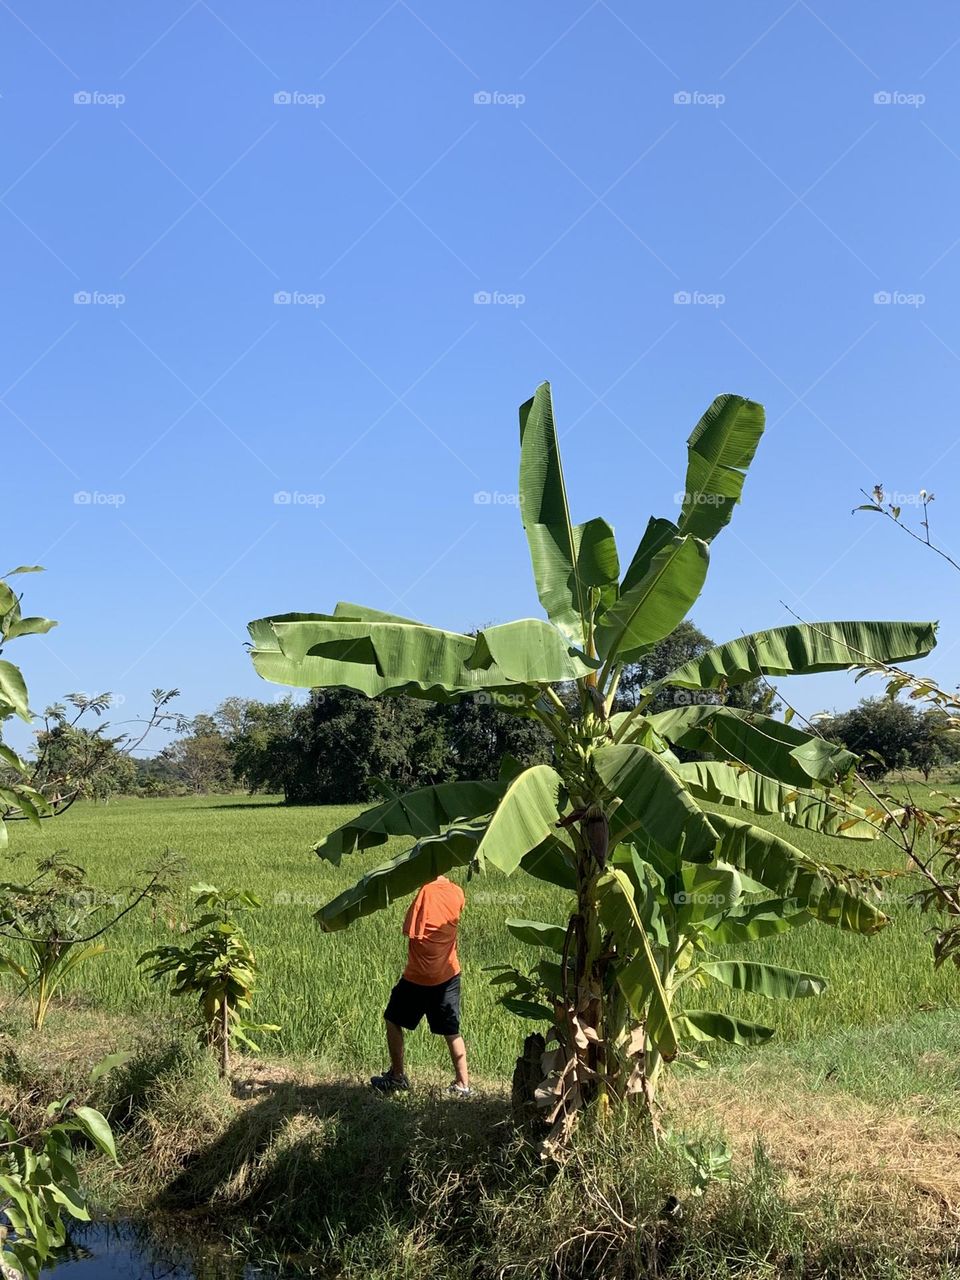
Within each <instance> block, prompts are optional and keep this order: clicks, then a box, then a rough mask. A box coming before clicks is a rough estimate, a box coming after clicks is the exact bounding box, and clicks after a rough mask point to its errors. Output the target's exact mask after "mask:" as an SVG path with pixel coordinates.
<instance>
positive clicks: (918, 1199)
mask: <svg viewBox="0 0 960 1280" xmlns="http://www.w3.org/2000/svg"><path fill="white" fill-rule="evenodd" d="M667 1102H668V1106H669V1107H670V1109H671V1110H672V1112H673V1114H675V1115H696V1116H697V1117H698V1119H699V1120H700V1122H702V1123H703V1124H705V1125H707V1126H708V1127H710V1128H713V1129H716V1130H722V1131H723V1133H724V1135H725V1137H726V1138H727V1141H728V1142H729V1143H730V1145H731V1147H732V1149H733V1151H734V1157H735V1159H739V1160H740V1161H741V1162H742V1161H744V1160H746V1159H748V1158H749V1155H750V1152H751V1151H752V1150H753V1149H754V1147H755V1145H756V1143H757V1142H758V1141H759V1142H761V1143H762V1144H763V1146H764V1148H765V1150H766V1151H767V1152H768V1153H769V1155H770V1158H771V1161H772V1162H773V1164H774V1165H775V1166H776V1167H777V1168H778V1169H779V1170H780V1171H781V1172H782V1173H783V1174H784V1176H785V1190H786V1191H787V1193H788V1194H789V1195H790V1196H791V1197H795V1198H797V1199H799V1200H804V1199H806V1198H808V1197H809V1196H810V1195H811V1194H815V1195H817V1196H820V1195H822V1194H823V1193H824V1192H825V1191H826V1192H828V1193H829V1194H830V1196H831V1197H832V1198H833V1200H834V1203H835V1205H836V1212H837V1216H838V1218H842V1219H844V1220H846V1221H857V1220H861V1221H862V1222H863V1223H864V1226H865V1227H869V1226H870V1225H871V1224H873V1225H875V1226H877V1227H880V1226H883V1225H885V1224H889V1222H890V1221H891V1220H895V1221H897V1222H899V1223H900V1224H902V1229H903V1231H904V1232H905V1233H915V1234H917V1235H918V1236H927V1237H930V1238H931V1239H933V1238H935V1237H940V1236H942V1233H943V1232H944V1231H945V1230H947V1231H950V1232H952V1233H955V1232H956V1231H957V1229H958V1227H960V1123H958V1124H955V1125H952V1126H951V1125H947V1124H944V1123H943V1122H942V1121H940V1120H939V1119H932V1118H931V1117H929V1116H927V1115H925V1114H924V1107H923V1103H924V1099H923V1097H922V1096H920V1097H917V1098H914V1099H910V1098H905V1099H904V1100H903V1103H902V1105H901V1106H900V1107H898V1108H897V1109H892V1108H890V1107H889V1106H886V1105H881V1104H877V1103H871V1102H867V1101H865V1100H863V1099H862V1098H858V1097H856V1096H852V1095H850V1094H848V1093H843V1092H841V1091H839V1090H831V1089H829V1088H827V1089H819V1090H814V1089H811V1088H810V1087H809V1083H808V1082H806V1081H805V1080H804V1079H803V1078H802V1077H801V1075H800V1074H799V1072H782V1071H781V1073H780V1074H779V1075H778V1076H777V1078H776V1080H772V1079H771V1078H770V1075H769V1072H768V1071H766V1070H765V1069H764V1068H762V1067H760V1066H759V1065H758V1066H757V1067H756V1069H752V1070H751V1069H750V1068H748V1069H746V1070H743V1071H740V1072H738V1073H736V1075H735V1076H726V1075H724V1074H723V1073H721V1072H717V1073H711V1074H710V1075H709V1076H708V1077H707V1078H705V1079H704V1078H695V1079H691V1078H689V1077H687V1078H685V1079H683V1080H682V1081H674V1082H672V1084H671V1086H670V1087H669V1088H668V1091H667Z"/></svg>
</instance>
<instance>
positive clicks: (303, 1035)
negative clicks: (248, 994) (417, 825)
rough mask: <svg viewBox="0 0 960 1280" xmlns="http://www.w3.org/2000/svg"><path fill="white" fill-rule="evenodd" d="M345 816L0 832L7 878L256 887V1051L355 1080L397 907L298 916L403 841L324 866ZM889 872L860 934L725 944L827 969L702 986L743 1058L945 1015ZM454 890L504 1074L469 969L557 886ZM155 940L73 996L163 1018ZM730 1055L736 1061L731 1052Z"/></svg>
mask: <svg viewBox="0 0 960 1280" xmlns="http://www.w3.org/2000/svg"><path fill="white" fill-rule="evenodd" d="M356 811H357V810H356V808H339V807H317V808H306V807H305V808H285V807H284V806H283V805H282V804H281V803H280V802H279V801H278V800H276V799H273V798H270V797H243V796H213V797H200V798H196V799H194V798H187V799H182V798H180V799H170V800H141V799H127V798H124V799H120V800H117V801H114V802H112V803H110V804H109V805H93V804H90V803H83V804H77V805H75V806H74V807H73V808H72V809H71V810H69V811H68V812H67V813H66V814H64V815H63V816H62V817H61V818H59V819H57V820H56V822H49V823H45V824H44V826H43V829H42V831H35V830H33V829H31V828H29V827H27V825H26V824H17V825H16V826H15V827H14V829H13V830H12V832H11V847H10V854H9V855H8V856H7V869H8V870H7V874H8V875H9V877H10V878H12V879H17V878H20V877H21V876H22V875H23V874H24V873H25V872H26V871H27V870H28V869H29V866H30V864H31V862H32V860H34V859H36V858H37V857H39V856H41V855H43V854H49V853H52V852H53V851H54V850H58V849H65V850H68V851H69V854H70V856H71V858H72V860H74V861H76V862H79V863H80V864H81V865H82V866H84V867H86V869H87V872H88V875H89V877H90V879H91V880H92V881H93V882H94V883H95V884H96V885H97V886H98V887H102V888H103V889H104V890H107V891H114V890H118V889H121V888H123V887H124V886H128V885H131V884H133V883H137V882H141V883H142V881H143V872H144V870H145V869H146V868H148V867H150V866H151V865H152V864H154V863H156V861H157V860H158V858H159V857H160V856H161V855H162V854H163V852H164V850H166V849H172V850H175V851H177V852H178V853H179V854H180V855H182V857H183V859H184V860H185V862H186V866H187V871H186V873H185V876H184V879H183V884H182V893H181V894H180V899H181V901H182V903H183V904H186V902H187V900H188V897H189V894H188V887H189V885H191V884H193V883H195V882H196V881H200V880H205V881H210V882H212V883H214V884H217V885H219V886H220V887H221V888H226V887H236V888H240V889H248V890H252V891H254V892H255V893H256V894H258V895H259V897H260V898H261V900H262V902H263V904H264V905H263V910H262V911H260V912H259V913H257V914H256V915H255V916H253V917H251V918H250V920H249V923H248V933H249V936H250V938H251V941H252V942H253V944H254V947H255V949H256V951H257V955H258V959H259V964H260V972H261V980H260V986H259V992H258V996H257V1001H256V1004H255V1008H254V1015H255V1017H256V1020H258V1021H261V1020H262V1021H265V1022H276V1023H279V1024H280V1025H281V1028H282V1030H281V1031H280V1032H279V1034H277V1035H276V1036H273V1037H271V1038H270V1045H269V1053H270V1054H271V1056H275V1055H281V1056H289V1057H292V1058H307V1057H308V1058H310V1059H312V1060H314V1061H315V1062H316V1063H317V1064H318V1065H322V1067H323V1068H324V1069H328V1070H330V1071H336V1072H338V1073H342V1074H346V1075H354V1074H356V1075H364V1074H369V1072H370V1071H371V1070H374V1069H379V1068H381V1067H382V1066H383V1065H384V1062H385V1058H384V1051H383V1047H382V1026H381V1012H382V1009H383V1006H384V1004H385V1001H386V998H387V994H388V992H389V990H390V987H391V985H392V984H393V982H394V981H395V980H396V977H397V975H398V974H399V972H400V970H401V968H402V965H403V961H404V954H405V941H404V939H403V938H402V936H401V933H400V925H401V921H402V918H403V912H404V909H405V904H404V903H397V904H395V905H394V906H393V907H392V908H391V909H390V910H389V911H386V912H383V913H380V914H379V915H375V916H372V917H370V918H368V919H367V920H364V921H361V922H359V923H358V924H356V925H354V926H353V927H351V928H350V929H348V930H346V931H345V932H343V933H339V934H335V935H324V934H322V933H320V931H319V930H318V928H317V927H316V925H315V924H314V923H313V920H312V918H311V916H312V913H313V911H314V910H316V908H317V907H318V906H320V905H321V904H322V903H324V902H326V901H327V900H328V899H329V898H331V897H333V896H335V895H336V894H337V893H339V892H340V891H341V890H342V889H344V888H346V887H347V886H348V885H349V884H351V883H352V882H353V880H354V879H355V878H356V876H358V875H359V874H361V873H362V872H363V871H365V870H368V869H369V868H370V867H372V866H375V865H377V864H378V863H380V862H382V861H385V860H386V859H387V858H389V857H392V856H395V854H397V853H398V852H400V851H401V849H402V848H403V844H402V843H401V842H398V841H396V842H391V844H389V845H383V846H380V847H379V848H378V849H375V850H372V851H370V852H368V853H365V854H362V855H359V856H355V857H353V858H348V859H345V860H344V862H343V864H342V866H341V867H339V868H335V867H332V866H330V865H328V864H326V863H322V862H320V861H319V860H318V859H317V858H316V857H315V856H314V855H313V853H312V851H311V846H312V844H313V843H314V842H315V841H316V840H318V839H319V838H320V837H321V836H323V835H324V833H325V832H327V831H329V830H331V829H332V828H333V827H335V826H336V825H338V824H339V823H341V822H343V821H345V820H346V819H347V818H348V817H350V816H351V815H352V814H353V813H355V812H356ZM791 838H792V839H793V840H794V841H795V843H796V844H798V845H800V846H801V847H802V848H804V849H806V850H807V851H808V852H809V853H811V854H814V855H819V856H822V857H824V858H829V859H831V860H833V861H846V862H848V863H853V864H856V865H863V866H875V867H880V866H883V867H890V866H891V865H893V863H894V861H895V857H894V855H893V852H892V850H890V849H889V848H888V847H886V846H884V845H883V844H882V843H877V844H871V843H865V842H861V841H843V842H840V841H836V840H831V839H830V838H829V837H824V836H818V835H816V834H813V833H808V832H803V831H794V832H793V833H792V836H791ZM890 883H891V888H890V891H889V893H888V895H887V899H886V900H885V902H884V907H885V909H886V910H887V911H888V913H889V914H890V915H892V916H893V918H894V923H893V924H892V925H891V926H890V927H889V928H887V929H886V930H884V931H883V932H882V933H881V934H879V935H878V936H876V937H874V938H868V939H865V938H859V937H851V936H848V935H846V934H842V933H840V932H838V931H836V930H834V929H830V928H826V927H823V926H819V925H816V924H811V925H808V926H806V927H805V928H803V929H800V930H797V931H795V932H793V933H791V934H787V935H784V936H782V937H780V938H777V939H772V940H769V941H767V942H764V943H762V944H754V946H753V947H752V948H744V949H741V952H742V953H743V954H745V955H746V954H747V952H749V954H750V956H752V957H753V958H761V957H766V958H768V959H771V960H775V961H776V962H777V963H780V964H785V965H788V966H791V967H794V968H799V969H804V970H808V971H812V972H814V973H820V974H822V975H824V976H825V977H826V978H827V979H828V980H829V987H828V990H827V992H826V993H825V994H824V995H823V996H821V997H819V998H816V999H807V1000H801V1001H795V1002H770V1001H766V1000H763V999H762V998H760V997H744V996H736V995H734V994H732V993H729V994H728V995H727V998H726V999H725V998H724V995H725V994H726V993H724V992H722V991H721V989H720V988H716V991H717V993H718V994H717V997H716V999H713V998H712V993H711V998H710V1002H711V1003H713V1004H714V1005H715V1006H716V1007H720V1008H725V1009H727V1010H729V1011H734V1010H736V1011H737V1012H739V1013H741V1014H742V1015H743V1016H744V1017H748V1018H754V1019H756V1020H757V1021H761V1022H766V1023H767V1024H768V1025H771V1026H774V1027H776V1028H777V1036H776V1037H775V1039H774V1040H773V1041H772V1042H771V1044H770V1045H769V1046H767V1047H765V1048H764V1049H761V1050H752V1051H745V1052H749V1053H750V1054H753V1055H760V1056H761V1057H762V1056H763V1055H768V1056H771V1055H772V1057H771V1061H772V1060H773V1058H775V1056H776V1055H777V1053H778V1052H780V1053H790V1054H791V1055H795V1056H797V1057H799V1058H801V1059H802V1058H804V1057H805V1056H807V1053H808V1051H809V1054H810V1055H811V1056H812V1057H816V1055H817V1052H818V1051H819V1050H820V1049H821V1048H822V1046H823V1045H824V1044H830V1045H835V1046H837V1047H838V1049H839V1050H841V1056H843V1055H842V1047H843V1046H844V1045H845V1044H848V1045H849V1046H850V1055H849V1056H850V1065H851V1066H855V1060H856V1057H857V1055H858V1053H862V1046H863V1044H864V1043H865V1042H868V1041H870V1040H871V1037H874V1038H876V1037H879V1038H880V1040H882V1042H883V1043H884V1044H890V1043H896V1042H897V1040H898V1034H899V1029H900V1028H906V1027H907V1026H908V1025H909V1026H910V1027H911V1028H912V1031H911V1034H912V1035H913V1036H914V1038H916V1037H917V1035H918V1034H920V1033H918V1031H917V1018H918V1016H919V1017H920V1018H921V1020H922V1019H923V1017H924V1015H929V1016H930V1020H931V1023H932V1024H933V1023H935V1024H938V1025H941V1024H942V1023H943V1022H944V1017H945V1015H950V1014H952V1012H953V1011H955V1010H957V1009H960V973H958V972H957V970H956V969H954V968H952V967H951V968H947V969H944V970H942V971H940V972H936V971H935V970H934V969H933V966H932V963H931V959H930V943H929V936H928V930H929V928H930V925H931V923H932V922H931V921H930V920H926V919H923V918H920V917H918V915H917V914H916V912H915V911H913V910H911V909H910V908H909V907H907V906H906V905H905V904H904V902H903V901H902V898H903V896H904V895H905V893H906V891H907V890H908V888H909V881H907V880H906V879H904V880H893V881H891V882H890ZM465 887H466V892H467V910H466V911H465V913H464V916H463V920H462V924H461V941H460V957H461V962H462V964H463V970H464V976H463V999H464V1034H465V1035H466V1037H467V1043H468V1050H469V1056H470V1064H471V1068H472V1070H473V1072H474V1073H475V1075H477V1076H481V1077H484V1078H486V1079H489V1080H503V1079H504V1078H509V1075H510V1072H511V1071H512V1068H513V1062H514V1058H515V1055H516V1051H517V1047H518V1044H519V1041H520V1038H521V1036H522V1034H523V1033H524V1031H525V1030H526V1029H527V1028H528V1027H529V1025H530V1024H521V1023H520V1022H519V1021H518V1020H517V1019H516V1018H515V1017H513V1016H512V1015H510V1014H508V1013H506V1012H505V1011H504V1010H503V1009H502V1008H500V1007H499V1006H498V1005H497V1004H496V1003H495V1000H494V993H493V990H492V989H491V988H490V986H489V983H488V978H489V974H486V973H485V972H484V968H485V966H488V965H494V964H502V963H505V962H510V963H517V964H519V965H521V966H522V965H524V964H526V963H529V962H530V961H531V960H532V959H533V957H534V955H535V953H534V952H533V951H531V949H530V948H528V947H526V946H524V945H523V944H522V943H519V942H517V941H515V940H514V939H513V938H511V936H510V935H509V934H508V933H507V932H506V930H505V928H504V924H503V922H504V920H505V919H506V918H509V917H511V916H514V917H524V918H531V919H541V920H560V919H561V918H562V917H563V915H564V912H565V904H564V898H565V895H564V894H563V893H562V892H561V891H560V890H557V889H553V888H551V887H550V886H548V885H545V884H542V883H540V882H539V881H534V880H531V879H530V878H529V877H526V876H523V875H522V873H521V874H518V875H516V876H513V877H510V878H507V877H504V876H502V875H500V874H499V873H489V874H486V875H484V876H481V877H477V878H474V879H473V880H472V881H471V882H470V883H469V884H468V885H466V886H465ZM169 938H170V934H169V932H168V930H167V926H166V925H165V924H164V923H163V921H161V920H153V919H151V917H150V913H149V911H148V910H147V909H146V908H143V907H141V908H140V909H139V910H138V911H137V912H135V913H134V914H133V915H131V916H129V917H127V918H126V919H125V920H123V921H122V922H121V923H120V924H119V925H118V926H117V928H116V929H115V930H114V931H112V932H111V933H110V935H109V936H108V942H109V944H110V948H111V949H110V951H109V953H108V954H107V955H105V956H103V957H101V958H99V959H95V960H93V961H92V962H91V963H90V964H88V965H87V966H86V967H85V968H84V969H82V970H81V971H80V972H79V974H78V975H77V980H76V982H75V983H74V985H73V989H72V994H73V996H74V998H76V997H78V996H79V997H81V998H82V999H83V1000H84V1001H89V1002H90V1003H92V1004H93V1005H95V1006H97V1007H100V1008H103V1009H105V1010H108V1011H115V1012H124V1013H129V1012H134V1013H141V1014H143V1015H144V1016H146V1017H148V1018H151V1019H157V1020H158V1022H160V1021H162V1020H164V1019H167V1018H170V1017H171V1016H172V1015H173V1016H178V1015H177V1014H175V1007H176V1004H177V1002H173V1001H171V1000H170V998H169V997H168V996H166V995H165V994H164V993H163V991H161V990H158V989H157V988H155V987H153V986H152V985H149V984H146V983H144V982H143V981H142V980H141V978H140V975H139V973H138V970H137V967H136V959H137V956H138V955H139V954H140V953H141V952H143V951H145V950H147V949H148V948H150V947H153V946H156V945H158V944H159V943H161V942H163V941H165V940H169ZM4 981H6V980H4ZM61 1016H64V1015H63V1014H62V1013H61V1012H60V1011H58V1010H57V1009H54V1010H52V1011H51V1014H50V1017H51V1019H54V1018H59V1017H61ZM946 1021H947V1023H948V1024H951V1025H952V1022H953V1021H954V1019H953V1018H952V1017H949V1016H948V1017H947V1019H946ZM920 1038H921V1040H922V1034H920ZM778 1043H779V1044H780V1045H781V1046H782V1047H781V1049H780V1050H779V1051H778V1050H777V1049H776V1048H775V1046H776V1045H777V1044H778ZM857 1045H860V1046H861V1049H859V1050H858V1049H856V1046H857ZM804 1046H807V1048H805V1047H804ZM263 1047H264V1049H265V1050H267V1048H268V1046H267V1045H266V1044H264V1046H263ZM730 1054H732V1055H733V1056H734V1058H738V1057H740V1056H742V1054H741V1051H730ZM821 1056H822V1054H821ZM724 1060H725V1061H727V1060H728V1055H726V1054H725V1055H724ZM409 1062H410V1067H411V1069H412V1070H413V1071H414V1072H416V1071H417V1069H418V1068H421V1069H422V1068H429V1070H430V1071H431V1072H432V1071H433V1070H435V1069H437V1068H441V1067H444V1066H445V1063H446V1051H445V1047H444V1045H443V1043H442V1042H440V1041H436V1040H433V1038H432V1037H430V1036H429V1035H428V1034H427V1033H426V1031H425V1030H423V1031H421V1032H419V1033H417V1034H415V1035H413V1036H412V1037H410V1054H409Z"/></svg>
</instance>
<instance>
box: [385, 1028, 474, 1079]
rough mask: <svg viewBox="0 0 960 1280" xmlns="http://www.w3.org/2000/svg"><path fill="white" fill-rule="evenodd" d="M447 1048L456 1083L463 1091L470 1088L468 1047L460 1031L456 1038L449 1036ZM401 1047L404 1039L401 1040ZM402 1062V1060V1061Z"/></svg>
mask: <svg viewBox="0 0 960 1280" xmlns="http://www.w3.org/2000/svg"><path fill="white" fill-rule="evenodd" d="M446 1041H447V1048H448V1049H449V1050H450V1061H451V1062H452V1063H453V1069H454V1071H455V1072H456V1075H457V1079H456V1083H457V1084H458V1085H459V1086H460V1087H461V1088H463V1089H469V1088H470V1077H469V1075H468V1074H467V1046H466V1045H465V1044H464V1043H463V1036H462V1035H460V1033H459V1031H458V1032H457V1034H456V1035H455V1036H447V1037H446ZM400 1043H401V1045H402V1044H403V1037H402V1036H401V1038H400ZM401 1060H402V1059H401Z"/></svg>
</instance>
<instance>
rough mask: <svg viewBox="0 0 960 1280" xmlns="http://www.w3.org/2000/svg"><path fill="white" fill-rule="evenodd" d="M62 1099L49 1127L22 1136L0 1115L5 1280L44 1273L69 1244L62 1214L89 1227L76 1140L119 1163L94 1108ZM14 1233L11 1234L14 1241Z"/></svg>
mask: <svg viewBox="0 0 960 1280" xmlns="http://www.w3.org/2000/svg"><path fill="white" fill-rule="evenodd" d="M72 1101H73V1099H72V1098H69V1097H68V1098H61V1099H60V1100H59V1101H58V1102H53V1103H51V1104H50V1106H49V1107H48V1108H47V1117H48V1118H49V1121H50V1123H49V1124H48V1125H46V1126H45V1127H44V1128H42V1129H41V1130H40V1132H39V1133H37V1134H34V1135H32V1136H21V1135H20V1134H19V1133H18V1132H17V1129H16V1127H15V1125H14V1124H13V1122H12V1121H11V1120H10V1119H9V1118H8V1117H6V1116H3V1115H0V1263H2V1264H3V1268H4V1274H12V1275H17V1276H25V1277H27V1280H36V1277H37V1276H39V1274H40V1270H41V1268H42V1267H43V1266H44V1264H45V1263H46V1262H47V1260H48V1259H49V1258H50V1257H51V1255H52V1254H53V1252H54V1251H55V1250H56V1249H59V1248H61V1247H62V1246H63V1244H64V1243H65V1240H66V1231H65V1229H64V1223H63V1217H62V1211H63V1210H64V1209H66V1211H67V1213H68V1214H69V1215H70V1217H72V1218H76V1219H78V1220H80V1221H83V1222H86V1221H88V1220H89V1218H90V1214H89V1213H88V1212H87V1209H86V1207H85V1205H84V1201H83V1196H82V1194H81V1191H80V1185H79V1181H78V1177H77V1169H76V1165H75V1163H74V1156H73V1137H74V1134H77V1133H80V1134H83V1135H84V1137H86V1138H87V1139H88V1140H89V1141H90V1142H92V1143H93V1145H94V1146H95V1147H96V1148H97V1149H98V1150H99V1151H102V1152H103V1153H104V1154H105V1155H108V1156H110V1158H111V1159H112V1160H116V1158H117V1152H116V1148H115V1147H114V1142H113V1134H112V1132H111V1130H110V1125H109V1124H108V1123H107V1120H106V1119H105V1117H104V1116H103V1115H101V1113H100V1112H99V1111H95V1110H94V1108H93V1107H73V1106H72V1105H71V1104H72ZM11 1231H12V1232H13V1234H12V1235H11Z"/></svg>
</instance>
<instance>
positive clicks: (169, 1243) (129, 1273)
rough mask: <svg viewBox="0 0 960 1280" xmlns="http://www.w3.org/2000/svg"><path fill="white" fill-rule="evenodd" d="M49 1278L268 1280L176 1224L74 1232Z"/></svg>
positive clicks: (78, 1228) (110, 1226) (103, 1225)
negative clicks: (178, 1228)
mask: <svg viewBox="0 0 960 1280" xmlns="http://www.w3.org/2000/svg"><path fill="white" fill-rule="evenodd" d="M43 1275H44V1276H52V1277H55V1280H264V1276H265V1273H264V1272H262V1271H260V1270H257V1269H255V1268H253V1267H251V1266H249V1265H248V1264H245V1263H244V1262H243V1261H242V1260H240V1259H237V1258H235V1257H231V1256H229V1255H227V1254H225V1253H224V1252H223V1251H222V1250H215V1249H212V1248H211V1247H210V1246H209V1244H207V1243H204V1242H201V1241H200V1240H198V1239H196V1238H195V1236H191V1235H190V1233H189V1232H183V1231H182V1230H177V1228H176V1227H175V1225H174V1224H164V1225H163V1226H156V1225H154V1226H151V1227H150V1228H148V1227H146V1226H140V1225H138V1224H135V1223H129V1222H124V1223H91V1224H90V1225H78V1226H76V1227H74V1228H73V1229H72V1230H71V1232H70V1240H69V1243H68V1245H67V1246H66V1248H65V1249H64V1250H63V1252H62V1255H61V1257H60V1258H59V1259H58V1261H57V1262H56V1263H54V1264H53V1265H52V1266H51V1267H49V1268H47V1269H46V1270H44V1272H43ZM278 1275H279V1273H277V1272H271V1276H272V1277H277V1276H278Z"/></svg>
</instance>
